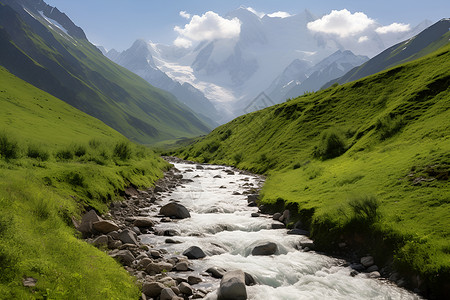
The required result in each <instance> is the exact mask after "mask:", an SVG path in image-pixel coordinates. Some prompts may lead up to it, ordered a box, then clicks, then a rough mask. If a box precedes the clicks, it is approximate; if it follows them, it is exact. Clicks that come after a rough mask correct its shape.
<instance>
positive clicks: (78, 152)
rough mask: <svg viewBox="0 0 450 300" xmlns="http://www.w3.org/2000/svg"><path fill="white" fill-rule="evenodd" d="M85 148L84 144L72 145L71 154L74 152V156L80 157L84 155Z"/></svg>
mask: <svg viewBox="0 0 450 300" xmlns="http://www.w3.org/2000/svg"><path fill="white" fill-rule="evenodd" d="M86 153H87V150H86V147H85V146H84V145H74V146H73V154H75V156H76V157H81V156H84V155H86Z"/></svg>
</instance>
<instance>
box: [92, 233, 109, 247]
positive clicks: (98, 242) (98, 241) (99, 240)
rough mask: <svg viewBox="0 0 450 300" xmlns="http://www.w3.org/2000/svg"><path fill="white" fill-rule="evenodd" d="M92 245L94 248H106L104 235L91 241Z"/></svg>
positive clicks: (106, 241) (106, 239) (106, 240)
mask: <svg viewBox="0 0 450 300" xmlns="http://www.w3.org/2000/svg"><path fill="white" fill-rule="evenodd" d="M92 244H93V245H94V246H96V247H102V246H108V237H107V236H106V235H100V236H98V237H96V238H95V239H94V240H93V241H92Z"/></svg>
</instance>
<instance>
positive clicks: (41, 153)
mask: <svg viewBox="0 0 450 300" xmlns="http://www.w3.org/2000/svg"><path fill="white" fill-rule="evenodd" d="M27 156H28V157H29V158H34V159H39V160H41V161H46V160H48V159H49V158H50V153H48V151H47V150H44V149H43V148H42V147H41V146H38V145H36V144H30V145H28V149H27Z"/></svg>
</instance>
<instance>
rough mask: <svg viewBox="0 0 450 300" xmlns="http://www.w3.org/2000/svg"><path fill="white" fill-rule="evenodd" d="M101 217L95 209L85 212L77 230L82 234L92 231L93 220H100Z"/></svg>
mask: <svg viewBox="0 0 450 300" xmlns="http://www.w3.org/2000/svg"><path fill="white" fill-rule="evenodd" d="M102 220H103V219H102V218H100V217H99V216H98V215H97V213H96V212H95V210H93V209H91V210H90V211H88V212H87V213H85V214H84V215H83V217H82V218H81V224H80V226H78V228H77V229H78V231H80V232H81V233H83V234H84V235H87V234H90V233H92V224H93V223H94V222H98V221H102Z"/></svg>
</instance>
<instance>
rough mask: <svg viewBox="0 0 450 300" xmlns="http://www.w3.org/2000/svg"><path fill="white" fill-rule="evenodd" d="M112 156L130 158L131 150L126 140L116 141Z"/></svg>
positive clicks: (123, 158) (122, 158)
mask: <svg viewBox="0 0 450 300" xmlns="http://www.w3.org/2000/svg"><path fill="white" fill-rule="evenodd" d="M113 153H114V156H115V157H118V158H119V159H121V160H128V159H130V158H131V155H132V150H131V145H130V143H129V142H127V141H122V142H118V143H117V144H116V145H115V146H114V151H113Z"/></svg>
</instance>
